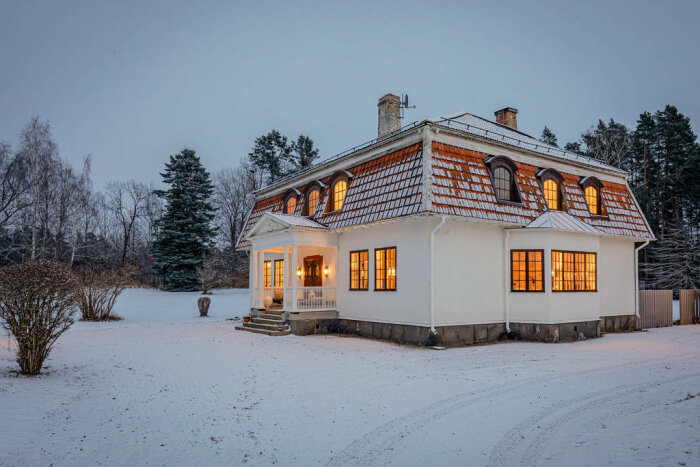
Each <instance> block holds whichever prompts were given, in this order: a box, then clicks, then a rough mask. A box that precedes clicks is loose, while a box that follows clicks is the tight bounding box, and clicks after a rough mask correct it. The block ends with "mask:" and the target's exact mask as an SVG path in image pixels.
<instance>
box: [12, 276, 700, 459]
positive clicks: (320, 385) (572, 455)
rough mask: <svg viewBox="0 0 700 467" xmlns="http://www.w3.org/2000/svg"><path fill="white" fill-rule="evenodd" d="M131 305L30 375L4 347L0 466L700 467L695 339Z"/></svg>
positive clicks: (133, 295)
mask: <svg viewBox="0 0 700 467" xmlns="http://www.w3.org/2000/svg"><path fill="white" fill-rule="evenodd" d="M198 297H199V295H198V294H196V293H194V294H190V293H165V292H158V291H153V290H143V289H133V290H127V291H126V292H125V293H124V294H123V296H122V297H121V298H120V300H119V302H118V303H117V307H116V311H117V313H118V314H119V315H121V316H122V317H124V318H125V319H124V320H123V321H119V322H108V323H83V322H78V323H76V324H75V325H74V327H73V328H71V329H70V330H69V331H68V332H67V333H66V334H65V335H64V336H63V337H62V339H61V340H60V341H59V342H58V344H57V346H56V348H55V349H54V351H53V353H52V354H51V357H50V359H49V361H48V368H47V369H46V370H45V372H44V374H43V375H41V376H39V377H37V378H25V377H21V376H17V375H16V373H15V370H16V364H15V362H14V347H13V345H12V344H11V341H10V340H9V339H8V338H7V337H6V336H4V335H3V336H2V337H1V338H0V420H2V423H0V465H48V464H50V463H52V464H53V465H59V466H60V465H94V464H102V465H125V464H136V465H145V464H149V465H152V464H157V465H231V464H241V463H249V464H250V465H256V466H257V465H269V464H281V465H291V464H297V465H366V464H374V465H380V464H392V465H426V464H427V465H465V464H469V465H512V464H519V463H522V464H526V465H598V464H603V463H605V464H611V465H678V464H679V463H684V464H685V465H700V448H698V443H699V442H700V397H697V396H700V326H676V327H672V328H662V329H654V330H651V331H649V332H637V333H631V334H608V335H606V336H605V337H603V338H601V339H591V340H587V341H583V342H577V343H570V344H538V343H524V342H517V343H515V342H514V343H504V344H497V345H488V346H475V347H464V348H452V349H446V350H440V351H436V350H433V349H425V348H418V347H407V346H399V345H395V344H391V343H387V342H382V341H376V340H370V339H361V338H354V337H341V336H334V335H330V336H306V337H297V336H286V337H268V336H263V335H257V334H251V333H245V332H241V331H235V330H234V329H233V328H234V325H235V324H236V321H227V320H226V318H230V317H234V316H242V315H243V314H244V313H245V310H246V309H247V303H248V302H247V300H248V295H247V291H245V290H225V291H216V293H215V294H214V295H213V296H212V297H211V298H212V305H211V310H210V314H211V315H212V316H211V317H209V318H199V317H198V313H197V307H196V304H195V302H196V299H197V298H198Z"/></svg>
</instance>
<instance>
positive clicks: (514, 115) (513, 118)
mask: <svg viewBox="0 0 700 467" xmlns="http://www.w3.org/2000/svg"><path fill="white" fill-rule="evenodd" d="M495 115H496V122H497V123H500V124H501V125H505V126H509V127H511V128H512V129H514V130H517V129H518V109H514V108H513V107H506V108H505V109H501V110H497V111H496V113H495Z"/></svg>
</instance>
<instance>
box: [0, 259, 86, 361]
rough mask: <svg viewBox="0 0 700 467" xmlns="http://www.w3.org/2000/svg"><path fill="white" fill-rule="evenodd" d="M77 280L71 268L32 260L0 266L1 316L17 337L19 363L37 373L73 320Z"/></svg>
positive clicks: (5, 324) (5, 325)
mask: <svg viewBox="0 0 700 467" xmlns="http://www.w3.org/2000/svg"><path fill="white" fill-rule="evenodd" d="M76 293H77V281H76V278H75V276H74V275H73V273H72V272H71V270H70V268H69V267H68V266H66V265H63V264H59V263H54V262H51V261H31V262H27V263H23V264H17V265H14V266H8V267H5V268H2V269H0V320H2V326H3V327H4V328H5V329H7V330H8V331H9V332H11V333H12V335H13V336H14V338H15V340H16V341H17V347H18V349H17V363H19V367H20V370H21V372H22V373H23V374H26V375H38V374H39V372H40V371H41V367H42V366H43V364H44V360H46V357H48V356H49V353H50V352H51V348H52V347H53V345H54V344H55V343H56V340H57V339H58V338H59V337H60V335H61V334H63V333H64V332H65V331H66V330H67V329H68V328H69V327H70V326H71V325H72V324H73V314H74V313H75V312H76V311H77V309H76V300H77V296H76Z"/></svg>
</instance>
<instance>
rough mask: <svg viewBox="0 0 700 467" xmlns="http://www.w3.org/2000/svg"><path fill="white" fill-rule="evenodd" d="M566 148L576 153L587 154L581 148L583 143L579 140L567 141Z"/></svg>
mask: <svg viewBox="0 0 700 467" xmlns="http://www.w3.org/2000/svg"><path fill="white" fill-rule="evenodd" d="M564 149H565V150H567V151H569V152H573V153H576V154H581V155H583V154H585V153H584V152H583V149H582V148H581V143H579V142H578V141H574V142H573V143H566V144H565V145H564Z"/></svg>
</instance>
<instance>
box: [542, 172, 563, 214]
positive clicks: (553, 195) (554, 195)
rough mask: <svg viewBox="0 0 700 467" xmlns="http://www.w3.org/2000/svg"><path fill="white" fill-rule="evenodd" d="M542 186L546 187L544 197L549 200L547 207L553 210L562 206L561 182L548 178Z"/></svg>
mask: <svg viewBox="0 0 700 467" xmlns="http://www.w3.org/2000/svg"><path fill="white" fill-rule="evenodd" d="M542 187H543V188H544V199H545V200H546V201H547V207H548V208H549V209H551V210H553V211H556V210H558V209H559V206H560V203H559V184H558V183H557V182H556V181H555V180H552V179H551V178H548V179H547V180H545V181H544V183H543V184H542Z"/></svg>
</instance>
